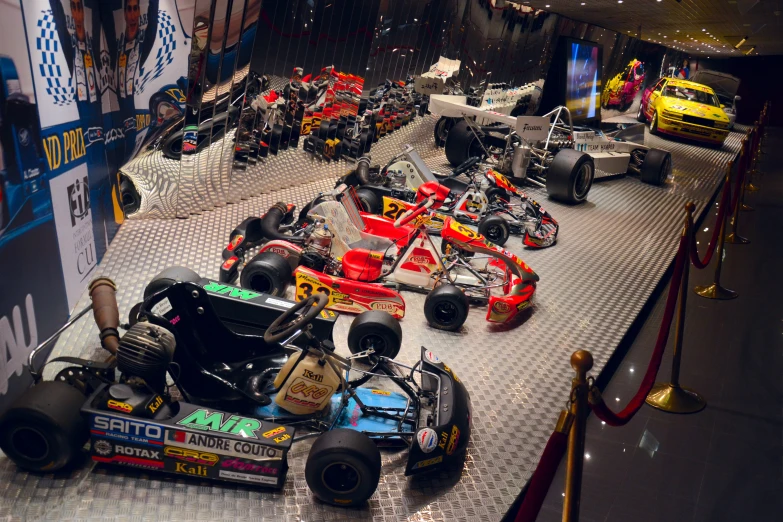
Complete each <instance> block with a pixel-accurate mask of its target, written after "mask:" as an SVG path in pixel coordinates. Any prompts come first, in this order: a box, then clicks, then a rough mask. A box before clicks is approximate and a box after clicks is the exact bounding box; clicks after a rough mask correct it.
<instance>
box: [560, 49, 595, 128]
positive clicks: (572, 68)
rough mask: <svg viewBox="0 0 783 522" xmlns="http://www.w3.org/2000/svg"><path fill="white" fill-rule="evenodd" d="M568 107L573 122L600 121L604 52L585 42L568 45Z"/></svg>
mask: <svg viewBox="0 0 783 522" xmlns="http://www.w3.org/2000/svg"><path fill="white" fill-rule="evenodd" d="M566 53H567V61H566V67H567V70H566V107H568V110H569V111H571V118H572V119H574V120H578V121H581V120H590V119H597V118H598V117H599V104H600V96H601V49H600V48H599V47H598V45H596V44H594V43H591V42H585V41H583V40H570V39H569V40H568V41H567V42H566Z"/></svg>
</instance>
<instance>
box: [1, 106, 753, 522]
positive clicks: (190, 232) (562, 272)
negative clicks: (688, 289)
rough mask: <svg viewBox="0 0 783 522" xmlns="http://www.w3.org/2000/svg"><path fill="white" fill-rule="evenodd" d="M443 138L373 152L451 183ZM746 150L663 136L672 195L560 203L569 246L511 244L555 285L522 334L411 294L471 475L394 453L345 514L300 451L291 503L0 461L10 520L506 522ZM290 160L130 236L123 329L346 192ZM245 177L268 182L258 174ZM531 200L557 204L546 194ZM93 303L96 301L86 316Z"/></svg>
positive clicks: (120, 253) (407, 133)
mask: <svg viewBox="0 0 783 522" xmlns="http://www.w3.org/2000/svg"><path fill="white" fill-rule="evenodd" d="M433 123H434V119H433V118H431V117H428V118H419V119H417V120H416V122H414V123H412V124H411V125H409V126H407V127H405V128H403V129H401V130H398V131H396V132H395V133H393V134H392V135H390V136H388V137H385V138H383V139H382V140H381V141H380V142H379V143H377V144H376V145H375V146H373V149H372V153H373V159H374V160H375V161H378V162H380V163H383V162H384V161H386V160H387V159H388V158H390V157H391V155H392V154H394V153H396V152H397V151H399V150H400V147H401V146H402V145H403V144H405V143H411V144H413V145H414V146H415V147H416V148H417V150H418V151H419V153H420V154H421V155H422V157H423V158H424V159H425V161H427V163H428V164H429V165H430V166H431V167H432V168H434V169H439V168H440V169H442V170H446V169H445V161H444V157H443V155H442V152H441V151H440V150H438V149H436V148H434V146H433V145H432V127H433ZM740 138H741V134H739V133H732V134H731V136H730V138H729V139H728V140H727V141H726V143H725V144H724V145H723V147H722V148H721V149H708V148H700V147H696V146H693V145H686V144H682V143H678V142H674V141H669V140H665V139H660V138H657V137H653V136H648V138H647V141H648V144H649V145H651V146H655V147H660V148H665V149H668V150H671V151H672V153H673V156H674V172H673V177H672V179H670V180H669V182H668V183H667V184H666V185H665V186H663V187H653V186H649V185H645V184H642V183H641V182H640V181H639V180H637V179H634V178H630V177H629V178H620V179H614V180H611V181H604V182H601V183H596V184H595V185H594V186H593V188H592V190H591V192H590V195H589V198H588V199H589V201H588V202H587V203H586V204H584V205H580V206H568V205H562V204H559V203H555V202H550V201H548V202H547V206H548V207H549V211H550V212H551V213H552V215H553V216H555V218H556V219H558V220H559V222H560V224H561V232H560V238H559V240H558V244H557V245H555V246H554V247H552V248H550V249H546V250H541V251H534V250H529V249H526V248H525V247H523V245H522V243H521V240H520V239H519V238H513V237H512V238H511V239H510V240H509V243H508V247H509V248H510V249H511V250H512V251H514V252H516V253H518V254H519V255H521V257H522V258H523V259H524V260H525V261H526V262H527V263H528V264H530V266H531V267H533V269H534V270H536V272H538V273H539V275H540V276H541V282H540V284H539V287H538V292H537V294H536V298H535V304H534V307H533V310H532V312H531V313H529V314H527V315H525V316H524V317H523V318H522V319H521V320H520V321H519V322H517V323H515V324H513V325H502V326H499V325H492V324H490V323H488V322H486V321H485V319H484V315H485V313H486V311H485V310H483V309H473V310H472V311H471V314H470V316H469V318H468V321H467V322H466V324H465V326H464V327H463V329H462V331H460V332H457V333H447V332H441V331H437V330H433V329H431V328H429V327H428V326H427V324H426V321H425V319H424V315H423V312H422V307H423V302H424V296H420V295H417V294H406V296H405V298H406V301H407V303H408V315H407V316H406V317H405V319H404V321H403V331H404V340H403V348H402V350H401V352H400V355H399V357H398V358H399V359H401V360H403V361H405V362H409V363H410V362H413V361H414V360H415V358H416V356H417V354H418V350H419V346H421V345H425V346H427V347H429V348H431V349H433V350H435V351H436V352H437V353H439V355H440V356H441V357H442V358H443V359H445V360H446V361H447V362H448V364H449V365H450V366H451V367H452V368H453V369H454V370H455V371H456V372H457V373H458V374H459V375H460V377H461V379H462V380H463V382H464V383H465V384H466V386H467V387H468V389H469V391H470V393H471V397H472V401H473V407H474V419H473V423H474V424H473V433H472V440H471V443H470V446H469V448H468V451H467V455H466V459H465V462H464V465H463V466H462V470H461V471H462V472H461V474H460V470H459V469H453V470H449V471H444V472H439V473H435V474H431V475H423V476H419V477H415V478H413V479H407V478H405V477H404V476H403V471H404V465H405V459H406V454H405V452H402V453H384V458H383V476H382V478H381V483H380V485H379V487H378V490H377V492H376V493H375V495H374V496H373V497H372V498H371V500H370V501H369V503H368V504H367V506H365V507H363V508H357V509H350V510H346V509H340V508H335V507H332V506H327V505H324V504H322V503H320V502H318V501H316V500H315V499H314V498H313V496H312V495H311V494H310V492H309V490H308V488H307V485H306V482H305V479H304V464H305V457H306V455H307V452H308V451H309V443H307V442H303V443H300V444H299V446H298V447H295V448H294V449H293V450H292V452H291V455H290V457H291V469H290V471H289V475H288V480H287V482H286V486H285V488H284V489H283V490H282V491H269V490H263V489H257V488H248V487H243V486H238V485H231V484H216V483H211V482H199V481H197V480H193V479H189V478H188V479H186V478H180V477H177V476H172V475H165V474H155V473H145V472H136V471H133V470H130V471H129V470H125V469H121V468H110V467H107V466H103V465H100V466H91V465H90V464H85V465H84V466H83V467H81V468H79V469H77V470H76V471H73V472H70V473H56V474H50V475H33V474H28V473H24V472H20V471H17V469H16V467H15V466H14V465H13V464H12V463H11V462H10V461H9V460H8V459H6V458H4V457H0V494H1V496H2V499H1V500H0V518H4V519H7V520H44V519H47V520H51V519H57V520H99V519H105V518H113V519H121V520H163V519H167V520H195V519H203V520H236V519H239V518H245V519H248V518H252V519H261V520H275V521H278V520H286V521H300V520H306V521H308V522H311V521H327V520H328V521H332V520H378V521H397V520H416V521H430V520H455V521H496V520H499V519H500V518H501V517H502V515H503V514H504V513H505V511H506V510H507V509H508V507H509V506H510V505H511V503H512V502H513V500H514V498H515V497H516V496H517V494H518V493H519V490H520V488H521V487H522V486H523V485H524V484H525V482H526V481H527V480H528V479H529V477H530V475H531V473H532V471H533V469H534V468H535V465H536V463H537V461H538V458H539V456H540V454H541V451H542V450H543V447H544V444H545V443H546V440H547V437H548V435H549V433H550V431H551V429H552V428H553V426H554V423H555V421H556V419H557V415H558V412H559V410H560V409H561V408H562V407H563V405H564V404H565V400H566V397H567V396H568V390H569V387H570V379H571V377H572V371H571V368H570V366H569V357H570V355H571V353H572V352H573V351H574V350H576V349H579V348H585V349H588V350H590V351H592V353H593V355H594V357H595V371H596V372H598V371H600V370H601V369H602V368H603V367H604V365H605V364H606V362H607V360H608V359H609V357H610V355H611V354H612V352H613V351H614V350H615V348H616V347H617V345H618V344H619V342H620V340H621V338H622V336H623V335H624V334H625V332H626V330H627V329H628V327H629V326H630V324H631V322H632V321H633V320H634V318H635V317H636V316H637V315H638V313H639V312H640V310H641V308H642V306H643V305H644V303H645V301H646V300H647V298H648V297H649V295H650V294H651V292H652V291H653V288H654V287H655V286H656V284H657V283H658V281H659V280H660V278H661V277H662V274H663V273H664V271H665V270H666V268H667V266H668V265H669V263H670V262H671V260H672V257H673V255H674V253H675V250H676V242H677V237H678V235H679V230H680V226H681V222H682V218H683V210H682V209H683V205H684V203H685V202H686V201H688V200H693V201H694V202H696V204H697V206H698V210H697V211H698V212H702V211H703V210H704V207H705V205H706V204H707V203H708V202H709V200H710V198H711V196H712V195H713V193H714V191H715V189H716V186H717V183H718V182H719V180H720V178H721V176H722V175H723V172H724V170H725V164H726V162H727V161H728V160H729V159H730V158H731V157H733V156H734V155H735V153H736V152H737V150H738V148H739V140H740ZM283 155H284V156H286V155H289V156H291V159H290V161H291V162H292V165H294V164H296V165H301V166H302V169H301V170H300V171H298V172H295V173H292V174H290V178H287V180H286V181H287V183H286V185H287V186H290V188H286V189H284V190H279V191H276V192H273V193H268V194H262V195H260V196H258V197H253V198H251V199H248V200H245V201H242V202H240V203H237V204H232V205H227V206H225V207H222V208H218V209H215V210H213V211H210V212H204V213H202V214H201V215H198V216H192V217H191V218H190V219H186V220H153V219H146V220H131V221H128V222H126V223H125V225H123V226H122V227H121V229H120V231H119V232H118V233H117V236H116V238H115V239H114V242H113V243H112V245H111V247H110V248H109V251H108V252H107V254H106V257H105V258H104V260H103V262H102V265H101V267H100V273H101V274H103V275H107V276H109V277H112V278H113V279H114V280H115V281H116V282H117V283H118V285H119V290H118V301H119V306H120V312H121V314H122V315H123V316H126V315H127V313H128V310H129V309H130V307H131V305H132V304H133V303H135V302H136V301H138V300H139V298H140V296H141V293H142V290H143V287H144V285H145V284H146V282H148V281H149V280H150V278H151V277H153V276H154V275H155V274H156V273H157V272H159V271H160V270H162V269H163V268H166V267H168V266H170V265H175V264H178V265H186V266H189V267H190V268H192V269H194V270H196V271H198V272H199V273H200V274H202V275H204V276H209V277H217V274H218V267H219V263H220V261H221V258H220V252H221V250H222V248H223V246H224V244H225V242H226V240H227V238H228V234H229V232H230V231H231V230H232V228H233V227H234V226H235V225H236V224H237V223H239V222H240V221H241V220H242V219H243V218H245V217H246V216H248V215H250V214H258V213H260V212H263V211H264V210H265V209H266V208H268V207H269V206H270V205H271V204H273V203H275V202H276V201H290V202H295V203H297V204H298V205H302V204H304V203H305V202H306V201H308V200H309V199H311V198H312V197H313V195H314V194H315V193H317V192H318V191H321V190H327V189H329V188H331V187H332V186H333V183H334V180H333V179H334V176H335V175H337V174H340V173H342V172H343V171H344V170H345V169H346V168H348V166H347V164H346V163H345V162H332V163H322V162H320V161H318V160H313V159H310V158H309V157H307V156H306V155H305V154H304V153H302V152H301V151H296V150H293V151H286V152H285V153H283ZM245 174H246V175H249V176H252V175H253V174H251V171H250V170H249V169H248V171H247V173H245ZM262 175H263V174H262ZM266 175H267V176H280V173H279V172H270V173H267V174H266ZM278 179H282V178H278ZM530 192H531V193H532V195H533V196H534V197H536V198H537V199H539V200H545V199H546V195H545V194H544V193H543V192H542V191H538V190H535V189H534V190H531V191H530ZM87 302H88V297H87V296H86V295H85V296H83V298H82V299H81V302H80V303H79V305H78V308H81V307H82V306H83V305H84V304H86V303H87ZM350 321H351V317H350V316H343V317H341V318H340V320H339V321H338V323H337V327H336V331H335V341H336V345H337V346H338V347H344V346H345V338H346V335H347V329H348V326H349V324H350ZM97 346H98V337H97V330H96V329H95V327H94V325H91V324H90V322H89V321H87V320H85V321H83V322H81V323H79V324H78V325H77V326H76V327H74V328H73V329H71V330H70V331H69V332H67V333H66V334H65V335H64V336H63V337H62V339H61V340H60V341H59V342H58V344H57V346H56V348H55V352H56V353H57V354H58V355H63V354H71V355H81V356H89V355H91V354H95V353H97V351H98V349H97ZM338 349H341V350H346V349H345V348H338ZM52 370H55V369H52ZM49 377H51V375H49Z"/></svg>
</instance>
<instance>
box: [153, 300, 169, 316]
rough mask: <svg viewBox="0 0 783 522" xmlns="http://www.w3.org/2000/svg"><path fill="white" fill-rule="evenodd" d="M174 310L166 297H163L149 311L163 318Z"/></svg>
mask: <svg viewBox="0 0 783 522" xmlns="http://www.w3.org/2000/svg"><path fill="white" fill-rule="evenodd" d="M173 309H174V307H173V306H171V301H169V298H168V297H164V298H163V299H161V300H160V301H158V302H157V303H155V306H153V307H152V308H151V309H150V311H151V312H152V313H153V314H155V315H160V316H165V315H166V314H167V313H169V312H171V311H172V310H173Z"/></svg>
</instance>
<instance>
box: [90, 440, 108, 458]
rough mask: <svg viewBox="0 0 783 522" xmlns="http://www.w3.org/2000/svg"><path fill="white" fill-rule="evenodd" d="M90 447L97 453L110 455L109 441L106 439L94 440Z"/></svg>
mask: <svg viewBox="0 0 783 522" xmlns="http://www.w3.org/2000/svg"><path fill="white" fill-rule="evenodd" d="M92 447H93V449H94V450H95V453H97V454H98V455H103V456H104V457H105V456H107V455H111V442H109V441H108V440H103V439H101V440H96V441H95V442H94V443H93V445H92Z"/></svg>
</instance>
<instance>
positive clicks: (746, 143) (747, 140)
mask: <svg viewBox="0 0 783 522" xmlns="http://www.w3.org/2000/svg"><path fill="white" fill-rule="evenodd" d="M752 141H753V130H749V131H748V133H747V135H746V136H745V137H744V138H742V148H740V157H742V156H743V155H744V156H745V157H746V158H747V159H746V160H745V174H746V175H747V176H750V154H751V152H750V147H751V145H750V144H751V142H752ZM746 185H747V182H746V181H743V182H742V197H741V198H740V210H741V211H743V212H753V211H754V210H756V209H755V208H753V207H751V206H750V205H747V204H746V203H745V187H746ZM733 224H734V223H733V222H732V225H733Z"/></svg>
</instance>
